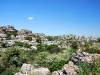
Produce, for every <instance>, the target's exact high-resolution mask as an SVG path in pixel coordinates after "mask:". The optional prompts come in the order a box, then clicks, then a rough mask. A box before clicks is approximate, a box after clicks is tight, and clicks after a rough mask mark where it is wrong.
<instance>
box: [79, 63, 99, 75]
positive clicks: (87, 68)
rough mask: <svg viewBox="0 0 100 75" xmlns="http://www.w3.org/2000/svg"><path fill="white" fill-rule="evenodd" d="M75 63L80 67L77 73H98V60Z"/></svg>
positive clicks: (82, 74) (86, 74)
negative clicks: (88, 62) (90, 62)
mask: <svg viewBox="0 0 100 75" xmlns="http://www.w3.org/2000/svg"><path fill="white" fill-rule="evenodd" d="M77 65H78V66H79V67H80V68H81V69H82V71H81V72H80V74H79V75H90V74H89V73H91V74H92V75H98V74H100V61H98V62H97V61H95V62H94V63H92V64H87V63H83V62H81V61H79V62H78V63H77Z"/></svg>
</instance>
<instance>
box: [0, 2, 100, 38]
mask: <svg viewBox="0 0 100 75" xmlns="http://www.w3.org/2000/svg"><path fill="white" fill-rule="evenodd" d="M8 24H10V25H13V26H14V27H15V28H16V29H18V30H19V29H23V28H25V29H29V30H32V32H33V33H34V32H35V33H44V34H46V35H63V34H70V33H71V34H75V35H86V36H96V37H97V36H100V0H0V26H6V25H8Z"/></svg>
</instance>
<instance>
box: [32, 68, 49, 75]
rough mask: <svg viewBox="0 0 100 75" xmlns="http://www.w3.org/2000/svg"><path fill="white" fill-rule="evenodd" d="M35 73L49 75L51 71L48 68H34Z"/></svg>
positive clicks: (36, 74)
mask: <svg viewBox="0 0 100 75" xmlns="http://www.w3.org/2000/svg"><path fill="white" fill-rule="evenodd" d="M33 74H34V75H49V74H50V71H49V69H48V68H37V69H34V73H33Z"/></svg>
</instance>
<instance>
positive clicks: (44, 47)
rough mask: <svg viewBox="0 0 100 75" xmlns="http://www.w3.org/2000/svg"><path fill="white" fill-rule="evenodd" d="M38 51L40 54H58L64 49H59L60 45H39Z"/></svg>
mask: <svg viewBox="0 0 100 75" xmlns="http://www.w3.org/2000/svg"><path fill="white" fill-rule="evenodd" d="M37 50H38V51H39V52H43V51H47V52H49V53H56V54H57V53H58V52H61V51H62V50H63V49H62V48H59V47H58V45H42V44H41V43H40V44H37Z"/></svg>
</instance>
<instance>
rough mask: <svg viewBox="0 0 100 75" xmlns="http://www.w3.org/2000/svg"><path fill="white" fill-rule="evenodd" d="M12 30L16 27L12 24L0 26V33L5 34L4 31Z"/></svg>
mask: <svg viewBox="0 0 100 75" xmlns="http://www.w3.org/2000/svg"><path fill="white" fill-rule="evenodd" d="M14 30H16V29H15V28H14V26H11V25H8V26H1V27H0V33H2V34H5V33H6V31H14Z"/></svg>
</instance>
